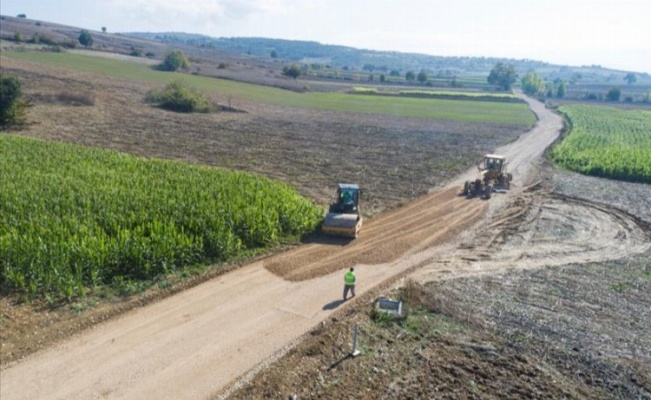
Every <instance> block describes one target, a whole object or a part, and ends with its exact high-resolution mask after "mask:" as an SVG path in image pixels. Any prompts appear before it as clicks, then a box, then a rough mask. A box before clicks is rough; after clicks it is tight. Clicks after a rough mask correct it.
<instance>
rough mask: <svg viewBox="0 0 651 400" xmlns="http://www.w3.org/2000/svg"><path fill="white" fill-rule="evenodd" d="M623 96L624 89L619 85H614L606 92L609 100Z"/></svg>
mask: <svg viewBox="0 0 651 400" xmlns="http://www.w3.org/2000/svg"><path fill="white" fill-rule="evenodd" d="M621 96H622V90H621V89H620V88H618V87H612V88H610V90H608V93H606V100H608V101H619V98H620V97H621Z"/></svg>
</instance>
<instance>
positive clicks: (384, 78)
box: [380, 74, 387, 83]
mask: <svg viewBox="0 0 651 400" xmlns="http://www.w3.org/2000/svg"><path fill="white" fill-rule="evenodd" d="M386 81H387V77H386V76H385V75H384V74H381V75H380V82H382V83H384V82H386Z"/></svg>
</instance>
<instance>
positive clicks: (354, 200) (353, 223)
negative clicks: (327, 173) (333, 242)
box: [321, 183, 362, 238]
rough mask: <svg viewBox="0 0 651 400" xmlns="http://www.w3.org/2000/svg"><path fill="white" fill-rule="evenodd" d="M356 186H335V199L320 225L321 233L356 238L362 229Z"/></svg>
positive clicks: (343, 184) (347, 184) (357, 187)
mask: <svg viewBox="0 0 651 400" xmlns="http://www.w3.org/2000/svg"><path fill="white" fill-rule="evenodd" d="M360 193H361V190H360V188H359V186H358V185H356V184H351V183H340V184H339V185H338V186H337V199H336V200H335V202H334V203H332V204H330V208H329V209H328V213H327V214H326V216H325V219H324V220H323V224H322V225H321V231H322V232H323V233H325V234H329V235H337V236H346V237H352V238H356V237H357V236H359V231H360V229H361V228H362V214H361V212H360V210H359V196H360Z"/></svg>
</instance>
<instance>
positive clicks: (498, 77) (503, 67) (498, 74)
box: [486, 62, 518, 90]
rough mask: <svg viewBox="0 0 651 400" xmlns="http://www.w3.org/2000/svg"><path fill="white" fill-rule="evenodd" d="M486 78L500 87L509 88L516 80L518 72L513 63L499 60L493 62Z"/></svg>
mask: <svg viewBox="0 0 651 400" xmlns="http://www.w3.org/2000/svg"><path fill="white" fill-rule="evenodd" d="M486 80H487V81H488V83H490V84H491V85H496V86H497V87H498V88H500V89H503V90H511V86H512V85H513V84H514V83H515V82H516V81H517V80H518V73H517V72H516V71H515V67H514V66H513V65H511V64H504V63H502V62H499V63H497V64H495V66H494V67H493V69H492V70H491V72H490V74H489V75H488V78H486Z"/></svg>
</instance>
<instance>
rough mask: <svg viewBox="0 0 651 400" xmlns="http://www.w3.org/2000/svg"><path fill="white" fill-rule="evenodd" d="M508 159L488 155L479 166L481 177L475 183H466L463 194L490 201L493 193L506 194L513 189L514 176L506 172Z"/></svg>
mask: <svg viewBox="0 0 651 400" xmlns="http://www.w3.org/2000/svg"><path fill="white" fill-rule="evenodd" d="M507 164H508V162H507V161H506V157H504V156H501V155H496V154H486V155H485V156H484V160H483V162H481V163H479V165H477V169H478V171H479V176H478V177H477V179H475V180H474V181H466V182H465V183H464V185H463V194H464V196H467V197H475V196H478V197H482V198H485V199H490V198H491V195H492V194H493V192H505V191H507V190H509V189H510V188H511V181H512V180H513V175H511V174H510V173H508V172H507V171H506V167H507Z"/></svg>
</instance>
